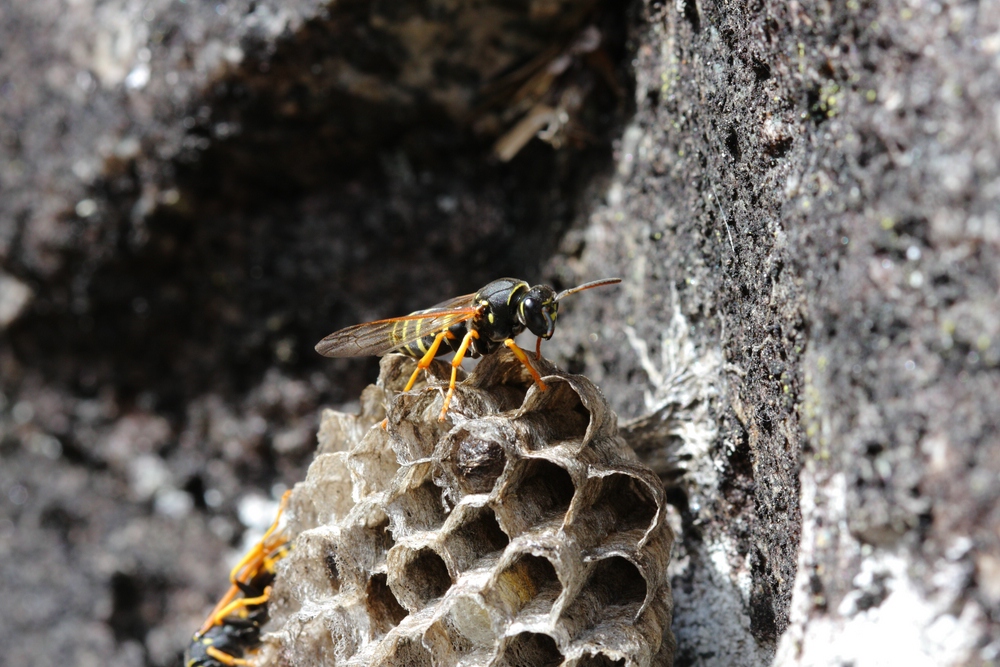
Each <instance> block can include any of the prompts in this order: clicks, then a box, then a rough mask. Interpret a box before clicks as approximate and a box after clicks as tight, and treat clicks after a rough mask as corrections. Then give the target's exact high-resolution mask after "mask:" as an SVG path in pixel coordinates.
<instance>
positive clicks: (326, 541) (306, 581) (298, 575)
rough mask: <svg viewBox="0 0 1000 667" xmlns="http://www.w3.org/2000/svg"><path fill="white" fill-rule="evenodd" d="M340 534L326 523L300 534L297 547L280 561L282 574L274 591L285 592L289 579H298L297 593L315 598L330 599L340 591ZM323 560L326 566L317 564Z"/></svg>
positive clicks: (296, 580)
mask: <svg viewBox="0 0 1000 667" xmlns="http://www.w3.org/2000/svg"><path fill="white" fill-rule="evenodd" d="M336 538H337V536H336V535H335V534H334V532H333V531H331V530H330V529H329V528H328V527H326V526H321V527H319V528H313V529H312V530H307V531H305V532H303V533H301V534H299V536H298V538H297V539H296V540H295V547H294V549H292V551H291V552H290V553H289V555H288V556H287V557H286V558H285V559H283V560H281V561H279V563H278V567H279V568H280V573H281V576H280V577H279V578H278V583H277V584H276V587H275V593H276V594H277V593H278V592H279V591H280V592H281V593H282V594H283V593H284V589H285V587H286V585H287V583H288V582H289V581H295V582H296V584H295V585H296V587H297V591H296V593H297V595H299V596H303V597H308V598H309V599H312V600H328V599H330V598H332V597H333V596H335V595H336V594H337V593H338V592H339V591H340V586H341V581H340V570H339V569H338V566H337V558H336V556H337V539H336ZM317 563H322V564H323V567H316V565H317Z"/></svg>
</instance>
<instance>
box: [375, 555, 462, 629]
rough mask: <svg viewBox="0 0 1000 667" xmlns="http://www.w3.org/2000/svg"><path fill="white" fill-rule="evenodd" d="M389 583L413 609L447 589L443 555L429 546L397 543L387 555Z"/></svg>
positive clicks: (419, 607) (418, 607)
mask: <svg viewBox="0 0 1000 667" xmlns="http://www.w3.org/2000/svg"><path fill="white" fill-rule="evenodd" d="M386 563H387V565H388V567H389V586H390V587H391V588H392V590H393V592H394V593H395V594H396V597H397V598H398V599H399V601H400V603H401V604H402V605H403V606H404V607H406V608H407V609H408V610H410V611H411V612H415V611H417V610H419V609H421V608H423V607H426V606H427V604H428V603H429V602H430V601H431V600H434V599H435V598H439V597H441V596H443V595H444V594H445V593H447V592H448V589H449V588H451V584H452V580H451V575H450V574H448V566H447V564H446V563H445V562H444V559H442V558H441V556H440V555H438V553H437V552H435V551H434V550H433V549H431V548H430V547H422V548H419V549H413V548H410V547H407V546H403V545H397V546H395V547H393V548H392V551H390V552H389V556H388V558H387V559H386Z"/></svg>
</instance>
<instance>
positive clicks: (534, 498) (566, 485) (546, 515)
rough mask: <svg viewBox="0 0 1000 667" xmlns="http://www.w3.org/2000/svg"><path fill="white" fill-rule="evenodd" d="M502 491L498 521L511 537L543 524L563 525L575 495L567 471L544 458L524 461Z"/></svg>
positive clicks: (573, 486) (571, 479)
mask: <svg viewBox="0 0 1000 667" xmlns="http://www.w3.org/2000/svg"><path fill="white" fill-rule="evenodd" d="M518 465H519V466H521V469H520V470H519V471H518V473H519V474H515V475H513V476H512V481H511V482H509V483H508V485H507V486H506V488H504V489H503V490H502V492H501V494H500V495H501V498H502V500H501V502H502V504H503V507H504V511H503V514H502V515H501V518H502V519H503V521H504V528H505V529H506V532H507V533H508V534H510V535H512V536H513V535H520V534H521V533H523V532H525V531H526V530H528V529H529V528H532V527H537V526H539V525H540V524H543V523H550V522H551V523H555V522H558V523H562V521H563V519H564V518H565V516H566V512H567V511H568V510H569V505H570V503H571V502H572V500H573V496H574V495H575V494H576V486H575V485H574V484H573V478H572V477H570V474H569V472H568V471H567V470H566V469H565V468H563V467H562V466H560V465H558V464H556V463H553V462H552V461H549V460H547V459H525V460H523V461H521V462H520V463H519V464H518Z"/></svg>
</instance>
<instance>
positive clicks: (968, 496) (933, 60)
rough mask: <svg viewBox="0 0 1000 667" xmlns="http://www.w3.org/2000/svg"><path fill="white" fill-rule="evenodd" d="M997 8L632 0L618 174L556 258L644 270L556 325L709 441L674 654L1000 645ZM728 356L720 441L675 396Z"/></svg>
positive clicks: (845, 652)
mask: <svg viewBox="0 0 1000 667" xmlns="http://www.w3.org/2000/svg"><path fill="white" fill-rule="evenodd" d="M997 9H998V7H997V5H996V3H985V4H978V5H977V4H970V3H957V4H939V3H934V2H909V3H903V2H900V3H895V2H885V3H852V2H848V3H843V4H841V3H833V4H830V3H811V2H800V3H771V2H760V3H730V2H718V3H708V2H695V1H693V0H692V1H691V2H679V3H676V4H674V3H662V4H659V3H647V4H645V5H644V6H643V7H642V8H641V9H637V13H638V14H640V15H641V17H642V18H641V20H638V21H637V22H636V25H641V26H642V27H641V28H640V29H639V30H638V31H637V32H636V33H634V34H633V39H634V40H635V41H634V42H633V46H634V49H635V53H636V57H637V59H636V100H637V111H636V114H635V116H634V118H633V119H632V122H631V124H630V125H629V126H628V127H627V128H626V129H625V130H624V131H623V132H622V136H621V138H620V140H619V142H618V143H617V145H616V160H617V164H618V171H617V173H616V174H615V175H614V177H613V178H611V179H609V181H608V183H607V184H606V186H605V188H604V189H603V191H602V192H600V193H599V195H598V196H597V197H595V199H594V205H593V209H592V212H591V214H590V218H589V220H588V221H587V223H586V224H585V225H583V226H582V227H581V229H580V230H579V232H577V233H574V234H571V235H570V236H569V237H567V239H566V241H565V242H564V246H563V256H562V257H560V258H557V259H556V260H555V261H554V262H553V264H552V266H553V270H554V271H559V270H566V267H568V268H569V269H570V270H572V271H573V272H575V273H579V274H582V275H590V274H592V273H593V272H595V271H599V272H602V273H607V272H611V273H614V272H620V273H622V274H623V275H624V276H625V277H626V282H625V285H624V287H623V289H622V291H621V292H620V293H619V297H618V298H617V300H614V299H603V300H601V301H599V302H598V300H596V299H594V300H590V301H586V304H587V305H586V306H585V309H586V310H585V312H582V313H581V312H574V314H573V316H572V317H574V318H578V317H582V319H583V320H584V321H586V322H590V323H592V325H591V327H590V329H589V330H588V329H587V328H586V327H585V326H584V327H582V328H579V329H577V328H575V327H574V329H573V333H572V334H571V335H569V336H563V337H561V338H560V340H559V341H558V343H556V345H558V346H559V348H560V349H561V350H563V353H564V355H567V357H568V358H576V359H579V360H580V364H581V365H580V367H581V368H582V369H585V371H586V372H588V373H590V374H591V376H592V377H594V378H595V380H596V381H597V382H598V383H599V384H600V385H601V386H603V387H605V388H606V389H607V390H608V391H609V392H611V393H612V395H615V396H623V395H625V396H628V395H629V392H631V396H632V398H629V399H625V400H622V401H621V402H619V403H618V404H617V405H618V407H619V409H621V410H622V411H623V412H624V413H626V414H629V413H630V411H631V414H633V415H636V416H639V415H641V414H642V413H643V412H644V411H645V412H650V411H656V410H660V411H662V413H663V415H664V418H663V419H662V420H660V421H659V422H657V421H656V420H655V419H650V418H648V417H647V418H645V419H643V420H642V421H641V423H639V424H637V432H636V435H637V437H638V438H639V442H640V443H642V444H643V446H645V443H647V442H648V441H649V439H650V437H651V433H655V432H657V431H659V432H660V433H663V434H668V435H672V436H673V437H674V438H675V439H677V438H679V440H678V441H677V442H675V447H676V448H677V452H678V453H679V455H680V457H681V460H682V463H683V465H685V466H687V467H689V468H694V469H695V470H697V468H698V464H696V463H691V462H689V461H688V459H689V455H690V454H691V453H693V452H696V451H699V450H700V451H701V452H702V453H704V454H707V456H708V457H709V458H710V460H711V461H712V464H713V467H714V471H715V473H716V474H715V476H714V477H713V476H708V477H705V476H702V477H700V478H699V477H697V476H695V477H692V476H691V475H688V478H687V483H682V484H681V491H679V492H678V495H679V496H680V502H678V503H677V506H678V507H679V508H680V509H681V517H682V523H683V528H682V529H681V530H680V531H679V532H680V535H681V538H680V539H681V546H680V553H679V554H677V555H676V556H678V557H677V569H678V571H677V576H676V578H675V579H674V590H675V592H676V595H675V598H676V604H677V608H676V609H677V612H676V615H675V618H676V622H675V632H676V633H677V637H678V644H679V653H678V656H679V657H678V662H679V664H719V665H729V664H763V663H767V662H770V655H771V651H772V650H774V648H775V642H776V641H777V647H778V652H777V658H776V661H775V662H776V664H783V665H790V664H803V665H806V664H808V665H817V664H820V665H827V664H829V665H840V664H854V665H874V664H921V665H924V664H926V665H941V664H992V663H993V662H995V661H996V660H997V659H998V658H997V655H998V653H997V650H998V647H1000V643H998V640H1000V628H998V625H997V621H998V610H1000V607H998V602H1000V599H998V597H997V595H996V590H997V581H998V579H997V568H996V565H995V564H996V562H997V560H996V559H997V555H998V543H997V536H998V533H997V525H998V524H997V515H996V512H997V507H998V503H997V499H998V497H997V487H996V484H995V483H994V481H995V480H996V478H997V465H998V458H997V455H996V454H997V451H1000V450H998V449H997V443H998V441H997V423H996V420H997V415H998V414H1000V413H998V412H997V411H996V410H995V409H994V408H993V407H991V406H992V405H993V404H994V403H995V396H996V395H997V388H998V387H997V383H998V380H1000V379H998V373H997V363H998V359H1000V346H998V339H997V335H996V331H997V326H998V323H1000V320H998V319H997V317H998V316H997V313H998V312H1000V309H998V307H997V306H998V289H997V288H998V280H997V278H998V276H997V263H996V257H997V250H998V246H997V242H998V239H1000V237H998V234H1000V217H998V215H997V211H998V210H1000V207H998V205H997V204H998V193H1000V191H998V190H997V183H1000V180H998V176H1000V169H998V162H997V154H998V153H997V145H998V140H1000V116H998V107H997V100H998V99H1000V77H998V75H997V65H998V62H1000V61H998V53H1000V42H998V35H1000V33H998V32H997V29H998V26H1000V23H998V20H1000V19H998V14H997ZM637 18H638V16H637ZM609 257H614V258H616V259H613V260H611V262H610V265H609ZM675 307H676V308H678V309H679V317H680V318H681V320H680V321H681V323H682V324H684V325H685V326H686V327H687V329H686V330H685V329H684V326H681V327H680V328H679V327H678V325H677V324H676V323H674V324H671V321H670V319H669V317H670V313H671V312H672V310H673V309H674V308H675ZM623 325H628V327H631V329H628V328H626V327H624V326H623ZM623 328H625V333H626V335H625V336H622V329H623ZM679 330H681V331H684V332H685V334H686V335H687V336H688V337H689V338H690V339H692V340H693V341H694V350H695V352H696V353H695V358H696V359H700V360H701V361H702V362H704V364H705V366H703V367H702V369H701V371H699V372H696V373H694V374H692V375H691V377H688V378H684V377H683V376H682V375H679V373H678V371H679V370H683V369H682V368H681V367H679V365H678V363H677V360H678V359H683V358H684V353H683V345H679V344H678V343H677V342H676V341H677V340H678V335H677V333H678V331H679ZM633 331H634V332H635V333H632V332H633ZM588 336H589V338H590V340H592V341H594V340H600V341H602V342H601V344H599V345H593V344H588ZM604 341H608V342H604ZM647 347H649V348H650V349H652V350H655V349H656V348H659V350H660V352H659V354H657V353H656V352H655V351H653V352H650V351H649V350H647ZM720 348H721V357H722V359H721V362H722V363H721V366H720V365H715V366H714V371H713V372H715V373H716V376H715V378H716V379H715V381H714V382H713V383H712V385H713V386H714V387H716V388H718V389H719V391H720V393H719V394H718V395H716V396H714V397H712V396H709V399H708V400H709V405H710V413H711V416H712V417H713V418H714V419H715V420H716V422H717V423H718V424H719V433H718V439H717V440H715V441H713V442H711V443H710V444H709V445H708V446H707V447H703V448H700V447H698V446H697V445H698V443H701V442H704V440H703V437H701V436H699V435H698V434H695V433H688V434H687V437H686V438H685V437H684V435H683V434H681V432H680V428H681V423H680V422H678V421H677V419H676V415H677V414H678V413H679V412H682V411H684V410H690V409H691V407H692V404H691V403H690V402H689V400H690V398H691V397H692V396H697V395H698V393H697V391H696V387H695V384H692V383H694V381H695V380H696V378H697V377H698V376H699V375H701V374H703V372H706V371H712V367H713V365H714V362H713V359H714V357H715V356H717V355H719V353H720ZM574 355H575V356H574ZM651 362H652V363H651ZM602 369H605V370H604V372H603V373H602ZM685 381H686V382H688V385H687V386H686V387H685V386H684V382H685ZM619 392H623V393H619ZM671 393H673V394H676V395H674V396H671ZM643 398H645V403H643V400H642V399H643ZM640 406H644V409H643V408H641V407H640ZM687 416H689V415H687ZM706 481H707V482H708V483H707V484H705V483H704V482H706ZM687 595H690V598H688V597H687ZM720 598H722V599H720ZM706 603H708V604H706ZM734 603H735V607H734V606H732V605H733V604H734ZM720 609H724V610H726V611H725V612H724V613H721V614H720V613H719V610H720ZM738 617H739V618H740V619H745V620H740V622H737V618H738ZM747 621H748V622H747ZM712 628H714V631H711V630H709V629H712ZM720 637H721V639H720ZM779 640H780V641H779Z"/></svg>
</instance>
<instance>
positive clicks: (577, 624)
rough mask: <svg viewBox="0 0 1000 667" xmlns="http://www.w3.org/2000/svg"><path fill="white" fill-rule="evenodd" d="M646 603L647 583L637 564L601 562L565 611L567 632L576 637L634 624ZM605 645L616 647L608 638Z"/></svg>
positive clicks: (618, 558)
mask: <svg viewBox="0 0 1000 667" xmlns="http://www.w3.org/2000/svg"><path fill="white" fill-rule="evenodd" d="M645 599H646V579H645V578H644V577H643V576H642V573H641V572H640V571H639V568H637V567H636V566H635V565H634V564H632V563H631V562H629V561H628V560H627V559H625V558H623V557H621V556H612V557H610V558H604V559H602V560H599V561H597V562H596V563H594V564H593V565H592V567H591V570H590V573H589V574H588V575H587V580H586V582H585V583H584V585H583V587H582V588H581V589H580V592H579V593H578V594H577V595H576V597H575V598H573V601H572V602H571V603H570V604H569V605H568V606H567V607H566V609H565V610H564V611H563V613H562V616H561V620H562V622H563V624H564V627H565V628H566V631H567V632H569V633H570V635H571V636H573V637H576V636H577V635H579V634H581V633H585V632H586V631H588V630H589V629H591V628H593V627H594V626H595V625H600V624H604V623H607V624H614V623H615V622H624V623H626V624H631V622H632V621H633V619H634V618H635V617H636V615H637V614H638V612H639V610H640V609H641V608H642V603H643V601H644V600H645ZM603 643H608V644H610V645H613V644H614V642H612V641H610V640H609V638H608V637H605V638H604V639H603V640H602V644H603Z"/></svg>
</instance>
